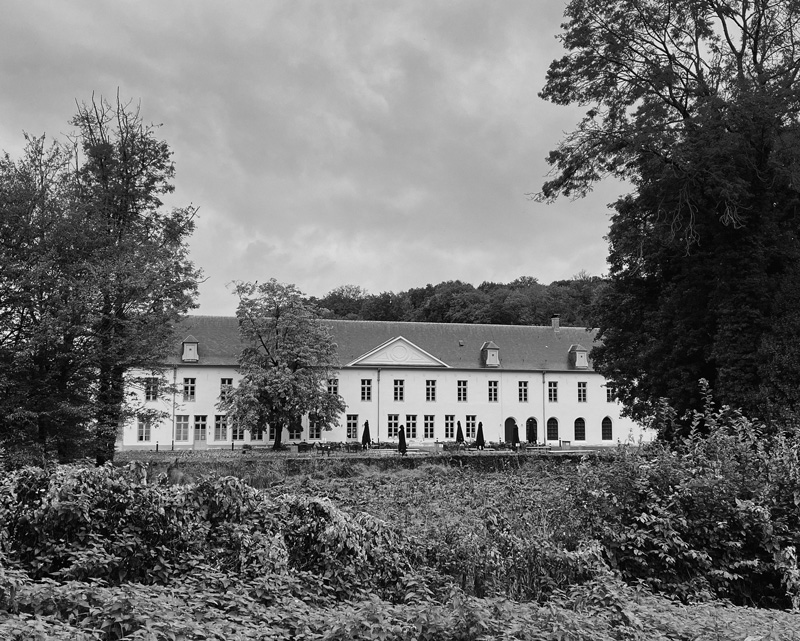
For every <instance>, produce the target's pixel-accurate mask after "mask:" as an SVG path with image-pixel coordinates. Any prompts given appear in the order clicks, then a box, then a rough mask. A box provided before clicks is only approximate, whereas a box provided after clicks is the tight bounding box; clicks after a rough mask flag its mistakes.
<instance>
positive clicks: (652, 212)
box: [539, 0, 800, 424]
mask: <svg viewBox="0 0 800 641" xmlns="http://www.w3.org/2000/svg"><path fill="white" fill-rule="evenodd" d="M565 16H566V22H565V23H564V25H563V29H564V31H563V33H562V35H561V41H562V43H563V44H564V46H565V48H566V49H567V50H568V51H569V53H568V55H566V56H565V57H563V58H562V59H560V60H556V61H554V62H553V63H552V64H551V66H550V69H549V71H548V76H547V82H546V85H545V87H544V90H543V91H542V94H541V95H542V96H543V97H544V98H546V99H549V100H551V101H553V102H555V103H558V104H572V103H577V104H580V105H583V106H587V107H589V109H588V111H587V113H586V116H585V117H584V118H583V120H582V121H581V122H580V123H579V125H578V127H577V128H576V130H575V131H573V132H572V133H570V134H568V135H567V136H566V137H565V138H564V140H563V141H562V142H561V144H560V146H559V147H558V149H556V150H555V151H553V152H551V154H550V156H549V161H550V162H551V164H552V165H553V166H554V177H553V178H552V179H551V180H549V181H548V182H546V183H545V185H544V186H543V188H542V192H541V194H540V195H539V196H540V198H542V199H545V200H548V199H553V198H556V197H558V196H559V195H582V194H585V193H586V192H587V191H588V190H589V189H590V188H591V186H592V184H593V183H594V182H596V181H597V180H599V179H601V178H603V177H605V176H614V177H617V178H621V179H624V180H627V181H629V183H630V184H631V185H632V187H633V193H632V194H631V195H630V196H628V197H625V198H622V199H620V201H618V202H617V203H616V205H615V210H616V213H615V215H614V217H613V220H612V227H611V232H610V235H609V242H610V255H609V263H610V283H609V285H608V287H607V288H606V289H605V290H604V295H603V297H602V298H601V299H600V301H599V303H598V304H597V306H596V316H595V322H596V323H597V324H598V325H599V329H600V333H599V335H600V338H602V340H603V344H602V346H601V347H598V348H596V349H595V351H594V352H593V356H594V359H595V363H596V365H597V366H598V368H599V369H600V371H601V372H602V373H603V374H605V375H606V376H607V377H608V378H610V379H611V381H612V382H613V384H614V386H615V388H616V391H617V393H618V395H619V397H620V398H621V399H622V400H623V401H624V402H625V404H626V407H627V409H628V411H629V413H630V414H632V415H633V416H635V417H637V418H646V417H648V416H651V415H652V414H653V412H654V411H655V408H656V407H657V404H658V400H659V398H661V397H666V398H668V399H669V400H670V401H671V402H672V403H673V405H674V406H675V407H676V409H678V410H679V411H684V410H689V409H698V408H699V407H700V405H701V399H700V396H699V392H698V388H697V382H698V381H697V379H698V378H699V377H704V378H707V379H709V380H710V381H711V383H712V386H713V387H714V390H715V393H716V395H717V397H718V400H720V401H722V402H724V403H728V404H730V405H734V406H739V407H742V408H744V409H745V411H747V412H748V413H749V414H751V415H753V416H755V417H758V418H761V419H763V420H765V421H767V422H772V423H775V424H777V422H779V421H780V420H781V419H782V415H783V414H784V413H785V412H786V411H788V412H792V411H793V410H794V408H795V407H796V406H797V404H798V401H800V396H798V392H797V391H796V390H799V389H800V385H798V383H800V369H798V365H797V362H796V361H795V363H794V364H792V362H791V359H787V358H785V357H784V356H783V355H785V354H786V352H787V351H793V350H794V347H793V345H794V340H793V339H791V338H790V337H791V336H793V335H796V333H797V331H798V330H800V325H798V319H797V318H796V315H795V314H794V313H793V312H792V311H791V308H792V306H791V305H788V304H787V301H789V300H794V299H796V298H797V294H796V291H797V278H796V276H797V265H798V262H799V261H800V243H799V242H798V233H800V229H799V227H800V224H799V223H800V219H798V216H797V207H798V184H800V183H799V182H798V173H797V168H798V167H800V148H799V147H798V146H797V145H796V141H797V140H798V132H799V129H798V124H800V123H798V114H800V92H798V91H797V89H798V85H797V75H798V72H800V56H798V54H800V49H799V47H800V4H798V3H797V2H794V1H792V0H754V1H751V0H742V1H740V2H732V1H730V0H727V1H723V0H666V1H664V0H658V1H656V0H612V1H608V0H572V1H571V2H570V3H569V5H568V7H567V9H566V13H565ZM786 377H788V381H789V382H790V383H789V384H788V385H787V379H786ZM792 390H795V391H794V392H792Z"/></svg>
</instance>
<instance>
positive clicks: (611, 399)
mask: <svg viewBox="0 0 800 641" xmlns="http://www.w3.org/2000/svg"><path fill="white" fill-rule="evenodd" d="M616 400H617V399H616V398H614V390H613V389H611V388H610V387H606V403H613V402H614V401H616Z"/></svg>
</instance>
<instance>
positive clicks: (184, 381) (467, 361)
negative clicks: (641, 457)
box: [118, 316, 652, 449]
mask: <svg viewBox="0 0 800 641" xmlns="http://www.w3.org/2000/svg"><path fill="white" fill-rule="evenodd" d="M323 322H324V323H325V324H326V325H327V326H328V327H330V329H331V331H332V333H333V336H334V340H335V341H336V343H337V345H338V351H339V362H340V364H341V368H340V369H339V371H338V378H336V379H333V380H331V381H329V384H330V385H331V386H335V388H336V389H337V390H338V393H339V394H340V395H341V396H342V398H343V399H344V401H345V403H346V404H347V409H346V410H345V412H344V413H343V414H342V415H341V416H340V419H339V423H338V425H336V426H334V428H333V429H332V430H324V429H322V428H320V427H319V426H316V425H314V424H309V421H308V418H307V417H304V419H303V422H302V431H299V430H298V431H293V432H289V433H288V434H287V433H285V432H284V434H283V440H284V441H285V442H288V443H292V442H300V441H305V442H308V443H313V442H320V441H327V442H345V441H360V439H361V436H362V431H363V428H364V423H365V421H369V426H370V435H371V436H372V440H373V441H387V440H388V441H394V440H396V436H397V428H398V426H400V425H402V426H404V427H405V430H406V436H407V438H408V440H409V442H410V444H412V445H413V444H419V445H422V444H426V443H435V442H437V441H438V442H442V441H453V440H455V436H456V430H457V425H458V424H459V423H460V424H461V426H462V428H463V431H464V436H465V438H466V439H467V441H470V440H472V439H474V438H475V435H476V431H477V426H478V423H483V430H484V436H485V438H486V441H487V442H490V441H507V442H508V441H511V440H512V439H513V434H514V428H515V426H516V427H517V429H518V434H519V438H520V440H521V441H528V442H531V443H542V444H551V445H559V444H563V442H564V441H568V442H570V443H571V444H572V445H612V444H616V443H618V442H620V441H622V442H625V441H627V440H629V439H633V440H634V441H638V440H639V438H640V437H641V438H643V439H644V440H649V439H651V438H652V434H650V433H649V432H648V431H646V430H643V429H642V428H641V427H640V426H639V425H638V424H636V423H635V422H633V421H631V420H630V419H627V418H623V417H621V416H620V409H621V408H620V405H619V403H618V402H617V401H616V400H615V398H614V396H613V393H612V391H611V390H610V389H609V388H608V387H606V384H605V379H604V378H603V377H602V376H601V375H600V374H598V373H596V372H595V371H594V370H593V368H592V364H591V361H590V360H589V357H588V350H590V349H591V347H592V345H593V342H594V339H593V334H592V333H591V332H589V331H587V330H585V329H582V328H574V327H559V324H558V319H557V318H554V319H553V323H552V325H551V326H546V327H531V326H521V325H470V324H446V323H407V322H381V321H334V320H327V321H323ZM179 331H180V332H182V336H183V340H182V341H181V343H180V344H179V345H176V349H175V353H174V354H171V355H170V357H169V358H168V359H167V361H166V363H167V365H168V369H166V370H165V374H164V378H163V379H162V380H159V379H150V380H148V382H147V384H145V385H144V386H143V387H144V389H137V390H134V393H136V394H138V395H139V396H140V400H141V402H142V403H143V404H144V405H145V407H148V408H150V409H156V410H160V411H161V412H162V416H163V418H162V419H161V420H153V421H142V420H132V421H130V422H128V423H127V424H126V425H125V426H124V429H123V433H122V436H121V440H120V442H119V443H118V446H119V447H120V448H122V449H139V448H141V449H154V448H155V447H156V444H158V446H159V448H161V449H170V448H174V449H204V448H212V447H227V448H231V446H232V445H233V446H237V445H239V444H251V445H268V444H269V443H270V442H271V440H272V439H273V438H274V434H270V433H269V432H267V433H263V434H257V433H256V434H251V433H249V432H248V431H247V430H243V429H242V430H237V429H234V428H232V426H230V425H229V424H228V421H227V420H226V417H225V415H224V414H223V413H221V412H220V411H219V409H218V408H217V402H218V400H219V397H220V394H221V393H224V391H225V389H226V388H228V387H231V386H236V384H237V381H238V380H239V378H240V377H239V374H238V372H237V371H236V364H237V357H238V354H239V350H240V347H241V343H240V339H239V333H238V323H237V320H236V318H234V317H214V316H189V317H187V318H186V319H185V321H184V322H182V324H181V328H180V330H179ZM163 383H169V384H171V385H169V386H167V385H164V384H163ZM168 387H171V388H172V389H171V391H169V392H167V393H165V392H163V391H162V390H163V389H164V388H168Z"/></svg>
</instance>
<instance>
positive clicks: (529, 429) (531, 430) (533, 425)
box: [525, 416, 539, 443]
mask: <svg viewBox="0 0 800 641" xmlns="http://www.w3.org/2000/svg"><path fill="white" fill-rule="evenodd" d="M525 440H526V441H528V443H535V442H536V441H538V440H539V424H538V423H537V422H536V419H535V418H533V417H532V416H531V417H530V418H529V419H528V420H527V421H525Z"/></svg>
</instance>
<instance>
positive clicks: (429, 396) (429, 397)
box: [425, 381, 436, 403]
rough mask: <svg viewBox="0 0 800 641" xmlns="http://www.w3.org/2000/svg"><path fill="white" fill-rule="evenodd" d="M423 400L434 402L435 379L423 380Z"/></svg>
mask: <svg viewBox="0 0 800 641" xmlns="http://www.w3.org/2000/svg"><path fill="white" fill-rule="evenodd" d="M425 400H426V401H429V402H431V403H434V402H436V381H425Z"/></svg>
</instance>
